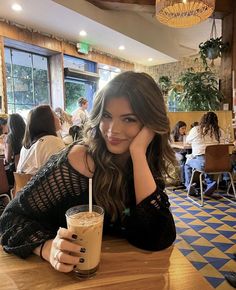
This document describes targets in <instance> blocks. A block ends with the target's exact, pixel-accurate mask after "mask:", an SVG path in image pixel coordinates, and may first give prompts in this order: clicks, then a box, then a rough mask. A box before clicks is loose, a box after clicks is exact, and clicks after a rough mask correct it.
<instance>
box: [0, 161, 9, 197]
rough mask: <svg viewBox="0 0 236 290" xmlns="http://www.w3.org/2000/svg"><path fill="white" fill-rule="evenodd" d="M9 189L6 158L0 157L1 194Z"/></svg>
mask: <svg viewBox="0 0 236 290" xmlns="http://www.w3.org/2000/svg"><path fill="white" fill-rule="evenodd" d="M8 191H9V184H8V179H7V174H6V171H5V167H4V159H3V158H0V194H1V193H6V192H8Z"/></svg>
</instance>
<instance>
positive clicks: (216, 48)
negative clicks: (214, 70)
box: [199, 36, 228, 68]
mask: <svg viewBox="0 0 236 290" xmlns="http://www.w3.org/2000/svg"><path fill="white" fill-rule="evenodd" d="M227 48H228V43H224V42H223V40H222V36H221V37H216V38H210V39H209V40H207V41H205V42H201V43H200V44H199V55H200V58H201V59H202V62H203V65H204V66H205V68H208V64H207V59H210V60H212V64H213V60H214V59H216V58H217V57H221V56H222V53H223V52H224V51H226V50H227Z"/></svg>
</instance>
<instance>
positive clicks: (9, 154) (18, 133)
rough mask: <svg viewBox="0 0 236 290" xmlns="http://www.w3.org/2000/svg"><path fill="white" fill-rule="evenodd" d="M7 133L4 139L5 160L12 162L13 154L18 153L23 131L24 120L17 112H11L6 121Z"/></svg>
mask: <svg viewBox="0 0 236 290" xmlns="http://www.w3.org/2000/svg"><path fill="white" fill-rule="evenodd" d="M7 126H8V134H7V138H6V141H5V160H6V162H7V163H12V162H13V163H14V159H15V156H16V155H18V154H20V150H21V147H22V140H23V137H24V133H25V121H24V119H23V118H22V117H21V115H19V114H11V115H10V116H9V118H8V122H7Z"/></svg>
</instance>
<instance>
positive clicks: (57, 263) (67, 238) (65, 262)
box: [42, 228, 86, 273]
mask: <svg viewBox="0 0 236 290" xmlns="http://www.w3.org/2000/svg"><path fill="white" fill-rule="evenodd" d="M76 239H77V236H76V234H74V233H73V232H71V231H70V230H68V229H65V228H59V230H58V231H57V235H56V237H55V238H54V240H50V241H47V242H46V243H45V244H44V246H43V251H42V257H43V258H44V259H45V260H47V261H49V262H50V264H51V265H52V266H53V268H54V269H56V270H57V271H59V272H64V273H68V272H71V271H72V270H73V268H75V267H76V265H77V264H79V263H83V262H84V259H83V258H81V257H80V253H84V252H85V251H86V249H85V248H82V247H81V246H80V245H78V244H76V243H75V241H76Z"/></svg>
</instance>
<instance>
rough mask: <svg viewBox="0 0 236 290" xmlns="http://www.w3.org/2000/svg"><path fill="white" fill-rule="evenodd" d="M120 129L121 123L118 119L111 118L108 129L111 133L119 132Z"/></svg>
mask: <svg viewBox="0 0 236 290" xmlns="http://www.w3.org/2000/svg"><path fill="white" fill-rule="evenodd" d="M120 130H121V124H120V121H119V120H112V121H111V122H110V126H109V131H110V132H111V133H119V132H120Z"/></svg>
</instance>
